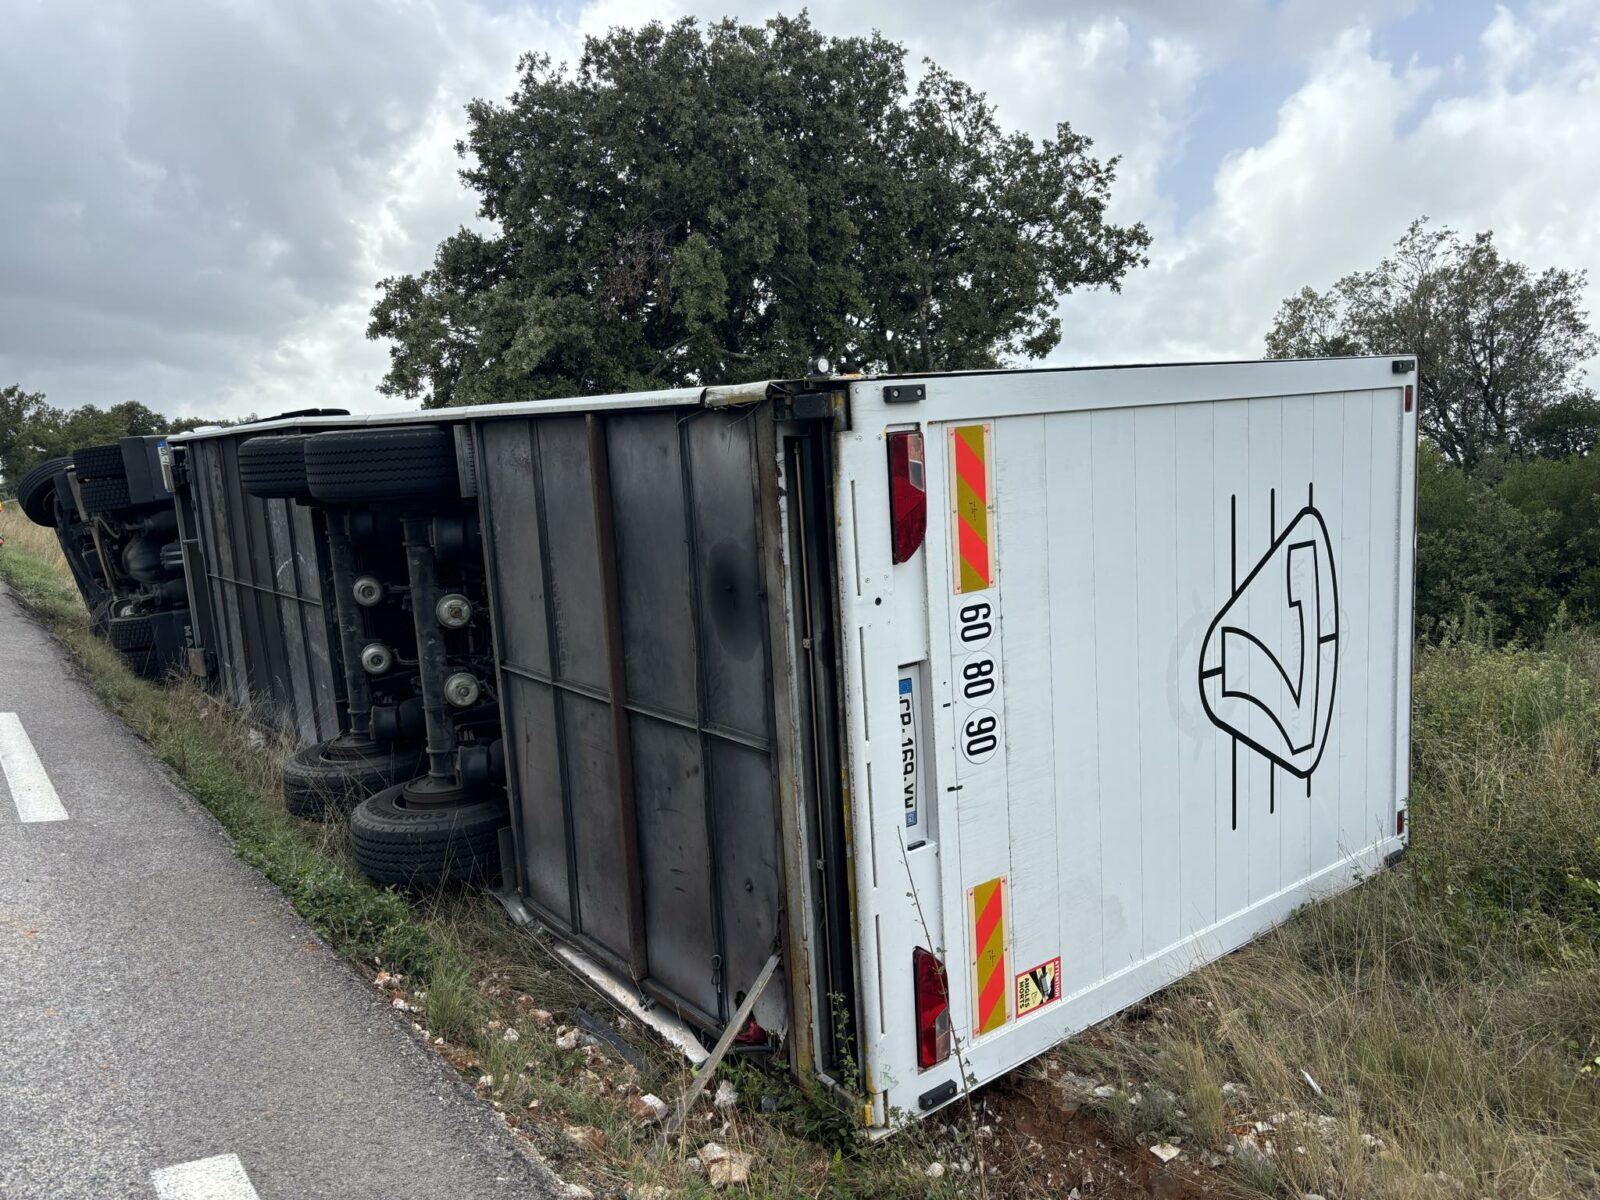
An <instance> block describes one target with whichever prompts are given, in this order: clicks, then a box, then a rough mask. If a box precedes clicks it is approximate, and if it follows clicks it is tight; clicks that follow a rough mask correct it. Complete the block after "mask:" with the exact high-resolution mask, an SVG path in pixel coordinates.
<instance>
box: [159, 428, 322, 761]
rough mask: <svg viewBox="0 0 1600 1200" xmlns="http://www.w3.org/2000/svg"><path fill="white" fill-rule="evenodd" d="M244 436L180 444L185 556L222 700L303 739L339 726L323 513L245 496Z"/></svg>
mask: <svg viewBox="0 0 1600 1200" xmlns="http://www.w3.org/2000/svg"><path fill="white" fill-rule="evenodd" d="M257 432H259V430H257V429H256V428H255V427H253V426H252V427H251V428H250V430H249V433H248V434H243V433H240V432H238V431H235V432H234V433H233V434H232V436H230V437H217V438H210V439H206V440H202V441H195V442H191V443H189V444H188V446H187V447H186V449H185V451H184V453H185V454H186V455H187V457H188V469H189V485H188V486H189V490H190V496H189V501H188V503H189V504H190V505H191V506H192V511H193V514H194V517H195V522H196V526H197V529H196V532H197V534H198V538H197V542H196V545H195V546H194V551H195V552H196V553H197V555H198V561H196V557H195V554H191V556H190V561H189V562H188V563H187V569H188V572H189V582H190V586H191V587H195V586H196V585H197V581H203V584H202V585H203V586H204V587H205V589H206V592H207V597H208V599H209V607H210V610H211V614H212V626H213V629H212V633H211V636H212V637H214V639H215V641H216V644H215V645H213V646H209V647H207V649H209V650H211V651H212V653H213V655H214V657H215V662H216V668H217V682H218V686H219V688H220V689H221V690H222V693H223V694H224V695H225V696H226V697H227V698H228V700H229V701H230V702H231V703H233V704H235V705H237V706H238V707H240V708H243V709H245V710H247V711H249V712H252V713H254V714H255V715H257V716H258V717H260V718H261V719H262V720H265V721H267V722H268V723H270V724H272V725H276V726H277V727H279V728H281V729H283V730H285V731H287V732H290V733H292V734H293V735H294V736H295V737H296V738H297V739H298V740H299V741H300V743H301V744H302V745H310V744H312V743H314V742H319V741H323V740H325V739H327V738H331V737H333V736H334V735H336V734H337V733H338V732H339V728H340V719H341V710H342V706H343V702H344V688H343V684H342V675H341V668H340V666H339V662H338V658H337V651H336V649H335V647H336V646H337V635H336V633H335V631H334V629H333V624H332V623H333V620H334V614H333V610H332V605H331V604H329V603H325V602H324V596H325V590H324V589H325V588H326V587H328V586H329V584H328V581H327V579H328V564H327V552H326V544H325V539H324V537H323V535H322V531H321V521H322V519H323V518H322V515H321V514H320V513H319V512H316V511H314V510H312V509H310V508H307V507H305V506H304V505H300V504H296V503H294V502H292V501H288V500H265V499H262V498H260V497H257V496H251V495H249V494H247V493H246V492H245V491H244V488H243V486H242V485H241V484H240V482H239V470H238V467H239V445H240V443H241V442H242V441H243V440H244V438H245V437H246V436H253V435H254V434H255V433H257Z"/></svg>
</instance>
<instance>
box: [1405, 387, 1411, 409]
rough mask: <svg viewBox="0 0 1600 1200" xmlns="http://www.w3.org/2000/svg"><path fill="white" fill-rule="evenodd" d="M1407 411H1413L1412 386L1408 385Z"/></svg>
mask: <svg viewBox="0 0 1600 1200" xmlns="http://www.w3.org/2000/svg"><path fill="white" fill-rule="evenodd" d="M1406 411H1407V412H1410V411H1411V385H1410V384H1409V383H1408V384H1406Z"/></svg>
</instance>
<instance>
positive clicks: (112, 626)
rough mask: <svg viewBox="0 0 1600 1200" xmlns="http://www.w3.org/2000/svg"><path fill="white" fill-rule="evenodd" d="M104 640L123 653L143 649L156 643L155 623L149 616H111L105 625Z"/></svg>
mask: <svg viewBox="0 0 1600 1200" xmlns="http://www.w3.org/2000/svg"><path fill="white" fill-rule="evenodd" d="M106 641H108V642H110V643H111V647H112V649H114V650H121V651H123V652H124V653H127V652H129V651H133V650H143V649H145V648H146V647H148V646H154V645H155V644H156V623H155V621H154V620H153V619H152V618H150V617H139V616H135V617H112V618H111V621H110V623H109V624H108V625H107V626H106Z"/></svg>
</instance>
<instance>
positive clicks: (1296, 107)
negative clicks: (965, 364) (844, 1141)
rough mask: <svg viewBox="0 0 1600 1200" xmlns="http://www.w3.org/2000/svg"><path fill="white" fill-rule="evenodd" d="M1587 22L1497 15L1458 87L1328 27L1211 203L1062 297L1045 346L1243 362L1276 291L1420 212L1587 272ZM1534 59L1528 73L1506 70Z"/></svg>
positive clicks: (1597, 243)
mask: <svg viewBox="0 0 1600 1200" xmlns="http://www.w3.org/2000/svg"><path fill="white" fill-rule="evenodd" d="M1597 32H1600V15H1597V12H1596V7H1595V6H1594V5H1592V4H1590V5H1586V6H1581V7H1580V6H1574V5H1567V6H1565V7H1564V8H1562V9H1560V10H1557V9H1555V8H1548V9H1545V10H1542V11H1541V12H1540V13H1539V14H1537V16H1536V19H1534V20H1531V21H1527V22H1522V21H1519V20H1518V19H1517V18H1515V17H1514V16H1512V15H1511V14H1510V13H1509V12H1507V11H1506V10H1503V9H1502V10H1500V11H1499V12H1497V13H1496V14H1495V16H1494V17H1493V18H1492V20H1491V22H1490V23H1489V25H1488V26H1487V27H1486V28H1485V30H1484V34H1483V42H1484V44H1485V47H1486V48H1487V50H1488V51H1489V54H1488V58H1489V64H1488V69H1487V71H1486V73H1485V74H1483V75H1482V76H1480V77H1478V78H1476V79H1473V78H1472V77H1470V76H1468V77H1467V78H1466V80H1465V82H1466V83H1467V84H1476V87H1475V88H1474V89H1473V90H1471V91H1466V92H1463V91H1460V90H1456V91H1446V90H1445V88H1444V77H1443V75H1442V74H1441V73H1440V72H1439V71H1436V70H1434V69H1432V68H1425V67H1421V66H1417V65H1415V64H1414V63H1408V64H1404V65H1396V64H1395V63H1392V62H1388V61H1385V60H1384V59H1383V58H1382V57H1380V56H1378V55H1377V54H1376V53H1375V52H1374V49H1373V43H1372V39H1371V38H1370V36H1369V35H1368V34H1367V33H1366V32H1365V31H1364V30H1362V29H1354V30H1350V31H1347V32H1345V33H1344V34H1342V35H1340V36H1339V37H1338V38H1337V39H1336V40H1335V41H1334V43H1333V44H1332V45H1331V46H1330V48H1329V49H1328V50H1327V51H1326V52H1325V53H1323V54H1322V55H1320V56H1319V57H1317V58H1316V59H1315V60H1314V61H1313V63H1312V65H1311V69H1310V72H1309V74H1308V77H1307V78H1306V80H1305V82H1304V83H1303V84H1302V85H1301V86H1300V87H1299V88H1298V90H1296V91H1295V92H1294V94H1293V95H1291V96H1290V97H1289V98H1288V99H1287V100H1285V101H1284V103H1283V104H1282V106H1281V107H1280V109H1279V112H1278V119H1277V125H1276V128H1275V129H1274V130H1273V132H1272V134H1271V136H1270V137H1268V138H1267V139H1266V140H1265V141H1264V142H1263V143H1262V144H1260V145H1258V146H1254V147H1250V148H1248V149H1245V150H1243V151H1241V152H1238V153H1236V154H1233V155H1231V156H1229V157H1228V158H1227V159H1226V160H1225V161H1224V162H1223V163H1222V165H1221V166H1220V168H1219V169H1218V171H1217V173H1216V178H1215V181H1214V192H1213V196H1212V198H1211V201H1210V203H1209V204H1208V205H1207V206H1206V207H1205V208H1204V209H1203V210H1202V211H1201V212H1200V213H1199V214H1197V215H1196V217H1195V218H1194V219H1193V220H1192V221H1191V222H1189V224H1188V225H1187V226H1185V227H1184V228H1183V229H1182V230H1175V229H1172V228H1170V227H1167V228H1157V229H1156V231H1155V232H1156V243H1155V247H1154V252H1153V255H1152V257H1153V262H1152V266H1151V268H1150V270H1149V271H1147V272H1145V273H1143V274H1142V275H1139V276H1134V277H1131V278H1130V281H1129V283H1128V285H1127V287H1126V290H1125V292H1124V294H1123V296H1121V297H1119V298H1106V297H1102V296H1080V297H1074V298H1072V299H1070V300H1069V301H1068V303H1067V305H1066V309H1065V312H1066V316H1067V328H1068V335H1067V344H1066V345H1065V346H1064V347H1063V348H1062V351H1061V353H1060V354H1059V356H1058V357H1059V358H1060V360H1061V361H1065V362H1084V361H1116V360H1122V359H1144V360H1149V359H1152V358H1157V359H1159V358H1173V359H1182V358H1216V357H1255V356H1257V355H1259V354H1260V353H1261V345H1262V338H1263V335H1264V334H1265V332H1266V330H1267V328H1268V326H1269V325H1270V322H1271V319H1272V316H1273V314H1274V312H1275V311H1276V308H1277V305H1278V303H1279V302H1280V301H1281V300H1282V299H1283V298H1284V297H1285V296H1287V295H1289V294H1290V293H1291V292H1293V291H1295V290H1298V289H1299V288H1300V287H1301V286H1303V285H1305V284H1308V283H1309V284H1312V285H1314V286H1318V287H1324V286H1326V285H1328V284H1330V283H1332V282H1333V280H1334V279H1336V278H1338V277H1339V276H1341V275H1343V274H1345V273H1347V272H1348V271H1350V270H1353V269H1358V268H1360V267H1364V266H1369V265H1372V264H1373V263H1375V262H1377V261H1378V259H1379V258H1381V257H1382V256H1383V254H1384V253H1385V251H1386V250H1387V249H1388V248H1389V247H1390V245H1392V243H1393V242H1394V240H1395V238H1397V237H1398V236H1399V235H1400V233H1402V232H1403V231H1404V229H1405V227H1406V225H1407V224H1408V223H1409V221H1410V220H1411V219H1412V218H1414V217H1416V216H1419V215H1422V214H1428V215H1430V216H1431V217H1433V218H1434V219H1435V220H1436V221H1438V222H1440V223H1443V224H1449V225H1454V226H1455V227H1457V228H1459V229H1461V230H1463V231H1466V232H1474V231H1477V230H1482V229H1493V230H1494V231H1495V234H1496V238H1497V241H1498V242H1499V243H1500V245H1501V247H1502V249H1503V251H1505V252H1506V253H1508V254H1510V255H1512V256H1514V257H1517V258H1521V259H1524V260H1526V261H1528V262H1529V263H1530V264H1531V265H1533V266H1534V267H1536V268H1542V267H1544V266H1551V265H1558V266H1567V267H1581V268H1588V269H1590V271H1591V274H1593V275H1595V276H1596V277H1600V230H1597V229H1596V227H1595V225H1594V222H1593V219H1592V210H1591V201H1590V198H1591V197H1592V196H1594V195H1595V194H1596V192H1597V189H1600V159H1597V158H1596V156H1595V155H1594V153H1593V150H1592V146H1593V130H1594V129H1595V128H1597V127H1600V53H1597V50H1596V47H1597V44H1600V43H1597V38H1596V35H1597ZM1533 57H1537V59H1538V61H1539V63H1540V69H1539V70H1538V71H1537V72H1533V73H1528V74H1527V75H1526V76H1525V77H1523V76H1520V75H1519V74H1518V68H1519V66H1520V65H1521V64H1523V63H1526V62H1527V61H1529V60H1530V59H1531V58H1533ZM1460 82H1461V81H1457V84H1456V85H1454V86H1459V84H1460Z"/></svg>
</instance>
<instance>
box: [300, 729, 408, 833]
mask: <svg viewBox="0 0 1600 1200" xmlns="http://www.w3.org/2000/svg"><path fill="white" fill-rule="evenodd" d="M422 766H423V756H422V752H421V751H420V750H419V749H417V748H415V747H410V748H407V747H403V746H401V747H393V748H391V749H388V750H384V749H381V748H379V747H376V746H374V747H372V748H371V749H370V752H367V753H361V752H359V751H358V752H345V751H344V743H342V742H341V740H340V739H338V738H335V739H334V740H333V741H332V742H321V743H319V744H318V745H315V746H308V747H307V748H306V749H304V750H301V751H300V752H299V753H297V754H295V755H293V756H292V757H291V758H290V759H289V761H288V762H286V763H284V764H283V806H284V807H285V808H286V809H288V810H289V815H290V816H292V817H300V818H301V819H303V820H307V821H322V820H326V819H327V818H328V817H329V816H331V815H334V814H335V813H340V812H347V811H349V810H350V809H352V808H354V807H355V806H356V805H357V804H359V803H361V801H363V800H365V799H366V798H367V797H368V796H370V795H372V794H373V793H374V792H381V791H383V789H384V788H387V787H393V786H394V785H395V784H397V783H404V782H405V781H406V780H408V779H410V778H411V777H412V776H413V775H415V774H416V773H417V772H418V771H420V770H422Z"/></svg>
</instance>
